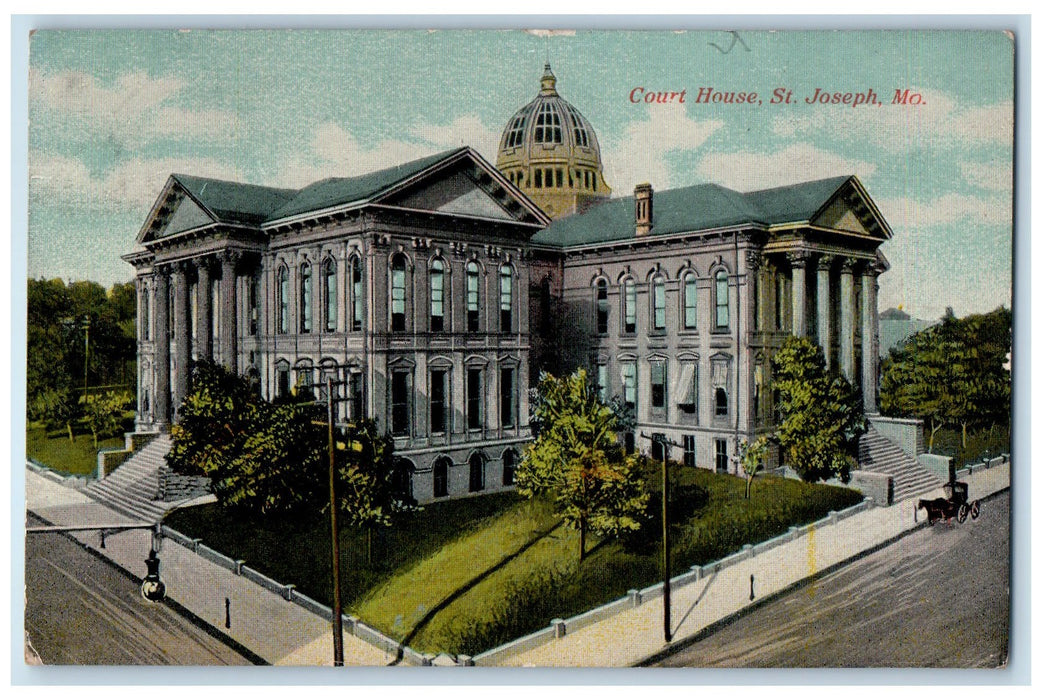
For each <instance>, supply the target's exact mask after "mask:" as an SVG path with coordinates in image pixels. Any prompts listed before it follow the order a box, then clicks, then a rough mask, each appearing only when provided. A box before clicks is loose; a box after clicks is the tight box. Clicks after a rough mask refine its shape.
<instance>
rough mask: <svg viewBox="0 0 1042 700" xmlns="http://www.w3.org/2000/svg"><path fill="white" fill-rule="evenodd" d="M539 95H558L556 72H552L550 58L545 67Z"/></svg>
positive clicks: (547, 59)
mask: <svg viewBox="0 0 1042 700" xmlns="http://www.w3.org/2000/svg"><path fill="white" fill-rule="evenodd" d="M539 94H541V95H556V94H557V78H556V77H554V72H553V71H552V70H550V57H549V56H547V57H546V65H545V66H543V77H542V78H540V80H539Z"/></svg>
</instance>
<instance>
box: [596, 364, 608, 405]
mask: <svg viewBox="0 0 1042 700" xmlns="http://www.w3.org/2000/svg"><path fill="white" fill-rule="evenodd" d="M609 391H610V389H609V387H608V365H597V396H598V397H599V398H600V400H601V401H602V402H604V403H607V401H608V392H609Z"/></svg>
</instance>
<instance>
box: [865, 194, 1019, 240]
mask: <svg viewBox="0 0 1042 700" xmlns="http://www.w3.org/2000/svg"><path fill="white" fill-rule="evenodd" d="M876 203H877V204H878V205H879V209H880V211H882V212H883V216H884V217H886V220H887V221H888V222H889V223H890V226H891V228H893V229H894V230H895V231H900V230H911V231H918V230H921V229H929V228H933V227H937V226H945V225H948V224H953V223H957V222H958V223H963V222H965V223H967V224H969V225H971V226H972V225H977V226H1007V227H1010V226H1012V224H1013V203H1012V201H1011V199H1010V198H1009V197H988V198H984V197H977V196H974V195H964V194H955V193H948V194H944V195H941V196H940V197H935V198H934V199H930V200H921V199H912V198H910V197H897V198H894V199H879V200H877V201H876Z"/></svg>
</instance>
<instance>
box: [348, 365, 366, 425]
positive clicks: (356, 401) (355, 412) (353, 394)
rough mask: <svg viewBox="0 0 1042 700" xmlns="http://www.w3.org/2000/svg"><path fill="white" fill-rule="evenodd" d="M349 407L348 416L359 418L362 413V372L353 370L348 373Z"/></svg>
mask: <svg viewBox="0 0 1042 700" xmlns="http://www.w3.org/2000/svg"><path fill="white" fill-rule="evenodd" d="M347 402H348V403H347V407H348V410H349V411H350V414H349V415H348V417H349V418H350V419H351V420H358V419H359V418H362V417H363V414H362V373H361V372H352V373H351V374H349V375H347Z"/></svg>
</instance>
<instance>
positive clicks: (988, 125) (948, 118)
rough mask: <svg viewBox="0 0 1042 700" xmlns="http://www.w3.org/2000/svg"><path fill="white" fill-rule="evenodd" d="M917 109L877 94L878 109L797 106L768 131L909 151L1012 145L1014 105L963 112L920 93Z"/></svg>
mask: <svg viewBox="0 0 1042 700" xmlns="http://www.w3.org/2000/svg"><path fill="white" fill-rule="evenodd" d="M920 94H921V95H922V103H921V104H919V105H895V104H891V102H892V101H893V99H894V94H893V92H885V91H884V92H881V93H879V100H880V102H882V104H881V105H880V106H871V105H869V106H862V107H857V108H851V107H849V106H842V105H817V106H814V107H810V108H808V107H807V106H806V105H804V104H802V98H797V99H799V100H800V104H799V107H798V109H799V111H798V112H792V113H786V114H782V115H779V116H778V117H776V118H775V119H774V120H773V123H772V126H771V130H772V131H773V132H774V133H775V134H777V135H778V136H783V137H793V136H804V137H806V136H809V135H815V136H816V135H820V134H822V133H825V134H831V135H834V136H836V137H838V138H842V139H844V140H847V139H849V138H851V137H855V138H858V139H864V140H867V141H869V142H870V143H875V144H878V145H882V146H886V147H887V148H889V149H892V150H908V149H911V148H916V147H919V146H921V145H923V144H926V145H941V146H944V145H947V146H951V145H956V144H957V145H960V146H964V145H977V146H980V145H994V144H1012V141H1013V103H1012V102H1008V101H1007V102H1000V103H996V104H990V105H984V106H980V107H961V106H959V104H958V103H956V102H955V100H953V99H952V97H951V96H950V95H948V94H947V93H944V92H940V91H936V90H923V91H922V92H921V93H920Z"/></svg>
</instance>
